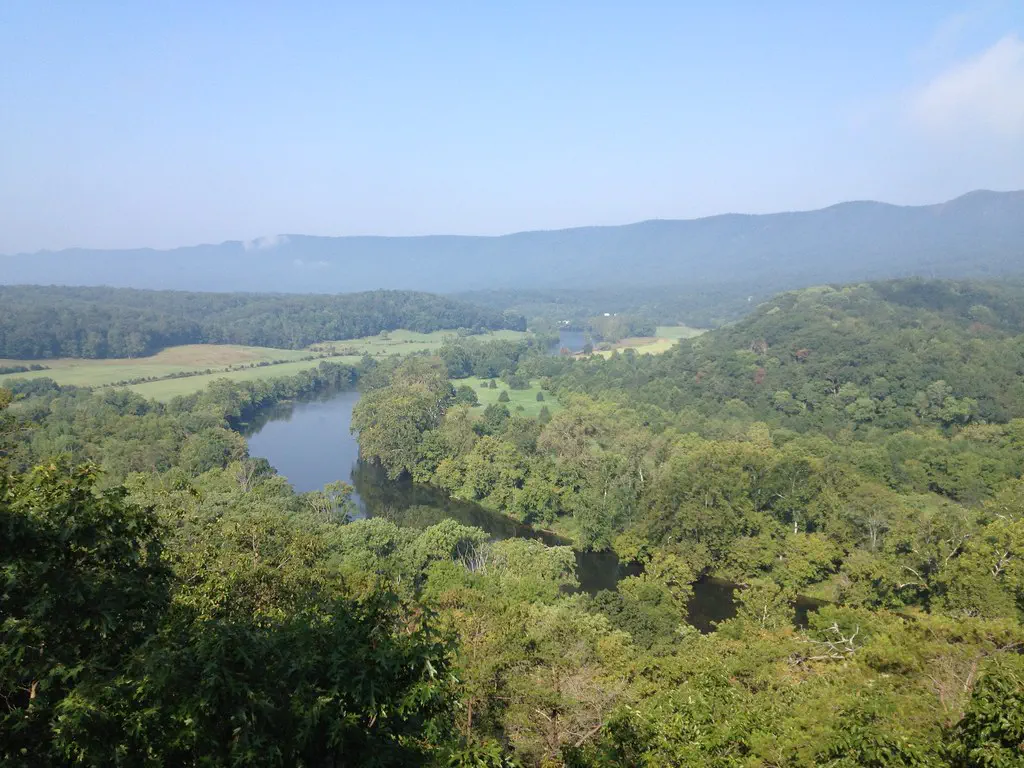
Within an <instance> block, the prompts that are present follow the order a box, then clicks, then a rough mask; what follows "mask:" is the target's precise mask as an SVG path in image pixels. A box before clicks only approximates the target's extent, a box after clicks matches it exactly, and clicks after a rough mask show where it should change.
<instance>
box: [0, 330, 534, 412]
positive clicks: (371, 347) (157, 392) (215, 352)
mask: <svg viewBox="0 0 1024 768" xmlns="http://www.w3.org/2000/svg"><path fill="white" fill-rule="evenodd" d="M453 333H454V332H453V331H434V332H433V333H417V332H416V331H405V330H397V331H391V332H388V333H383V334H378V335H377V336H368V337H364V338H361V339H345V340H342V341H328V342H322V343H319V344H313V345H311V346H310V347H309V348H308V349H276V348H274V347H249V346H243V345H240V344H187V345H184V346H179V347H168V348H167V349H164V350H162V351H160V352H158V353H157V354H155V355H152V356H150V357H139V358H131V359H124V358H121V359H113V360H85V359H81V358H57V359H53V360H6V359H2V358H0V367H3V366H13V365H26V366H27V365H32V364H35V363H38V364H40V365H45V366H46V367H47V370H43V371H30V372H28V373H10V374H4V375H2V376H0V385H2V384H3V382H4V380H6V379H15V378H25V379H37V378H43V377H45V378H50V379H53V380H54V381H56V382H57V383H58V384H63V385H73V386H78V387H107V386H112V385H115V384H116V383H117V382H119V381H129V380H131V379H139V378H148V377H162V376H169V375H171V374H188V376H187V377H186V378H177V379H164V380H162V381H151V382H145V383H142V384H133V385H130V388H131V389H133V390H135V391H136V392H139V393H140V394H142V395H145V396H146V397H152V398H154V399H156V400H170V399H171V398H172V397H175V396H176V395H187V394H190V393H192V392H196V391H198V390H200V389H203V388H204V387H206V385H207V384H209V383H210V382H211V381H214V380H216V379H221V378H227V379H232V380H235V381H240V380H251V379H261V378H263V379H266V378H275V377H280V376H291V375H294V374H296V373H298V372H299V371H302V370H305V369H306V368H313V367H315V366H317V365H319V364H320V363H321V362H322V361H323V360H325V359H326V360H331V361H334V362H344V363H354V362H358V360H359V359H360V358H361V357H362V356H363V355H371V356H373V357H379V356H386V355H409V354H414V353H417V352H429V351H433V350H436V349H439V348H440V347H441V345H442V344H443V343H444V340H445V339H446V338H448V337H450V336H452V334H453ZM525 335H526V334H525V333H523V332H520V331H493V332H491V333H488V334H484V335H481V336H475V337H474V338H477V339H519V338H522V337H523V336H525ZM326 352H331V353H334V354H331V356H330V357H327V358H317V359H315V360H300V359H299V358H302V357H306V356H308V355H310V354H323V353H326ZM274 361H284V362H280V363H277V364H274V365H268V366H263V367H257V368H241V369H239V370H234V371H226V370H224V369H225V368H228V367H229V366H246V365H249V364H250V363H262V362H268V363H269V362H274ZM207 370H209V371H211V373H209V374H207V373H205V371H207Z"/></svg>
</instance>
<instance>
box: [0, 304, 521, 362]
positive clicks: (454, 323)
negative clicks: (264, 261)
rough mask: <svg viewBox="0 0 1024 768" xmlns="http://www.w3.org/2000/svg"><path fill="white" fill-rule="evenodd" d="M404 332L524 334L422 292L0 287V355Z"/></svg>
mask: <svg viewBox="0 0 1024 768" xmlns="http://www.w3.org/2000/svg"><path fill="white" fill-rule="evenodd" d="M396 328H406V329H408V330H412V331H424V332H426V331H436V330H441V329H447V328H452V329H454V328H466V329H470V330H476V329H492V330H496V329H501V328H509V329H514V330H525V322H524V320H523V319H522V318H521V317H517V316H510V315H505V314H503V313H502V312H497V311H493V310H487V309H483V308H481V307H478V306H474V305H472V304H469V303H466V302H462V301H457V300H454V299H450V298H446V297H442V296H436V295H433V294H429V293H417V292H412V291H371V292H368V293H349V294H339V295H333V296H328V295H322V294H320V295H303V296H295V295H282V294H245V293H185V292H178V291H138V290H131V289H125V288H62V287H55V286H48V287H47V286H0V357H6V358H13V359H23V360H41V359H46V358H54V357H85V358H106V357H140V356H143V355H150V354H153V353H155V352H158V351H159V350H160V349H163V348H164V347H168V346H174V345H177V344H247V345H253V346H265V347H279V348H287V349H300V348H302V347H305V346H308V345H309V344H312V343H315V342H318V341H328V340H340V339H352V338H359V337H362V336H372V335H374V334H377V333H379V332H381V331H386V330H394V329H396Z"/></svg>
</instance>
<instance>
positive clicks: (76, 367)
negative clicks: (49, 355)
mask: <svg viewBox="0 0 1024 768" xmlns="http://www.w3.org/2000/svg"><path fill="white" fill-rule="evenodd" d="M308 354H310V352H309V351H308V350H303V349H273V348H271V347H245V346H241V345H238V344H187V345H185V346H180V347H168V348H167V349H165V350H162V351H161V352H158V353H157V354H155V355H152V356H151V357H139V358H131V359H126V358H119V359H116V360H83V359H81V358H68V357H64V358H57V359H55V360H31V361H18V360H0V367H2V366H6V365H29V364H32V363H38V364H40V365H45V366H47V368H48V370H45V371H30V372H28V373H9V374H5V375H3V376H0V383H2V382H3V380H4V379H15V378H24V379H38V378H50V379H53V380H54V381H56V382H57V383H58V384H72V385H74V386H78V387H102V386H106V385H108V384H112V383H114V382H116V381H125V380H128V379H137V378H141V377H143V376H169V375H170V374H173V373H195V372H201V371H205V370H206V369H208V368H226V367H227V366H229V365H245V364H248V363H261V362H271V361H274V360H296V359H298V358H300V357H305V356H306V355H308Z"/></svg>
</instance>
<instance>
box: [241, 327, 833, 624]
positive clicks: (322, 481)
mask: <svg viewBox="0 0 1024 768" xmlns="http://www.w3.org/2000/svg"><path fill="white" fill-rule="evenodd" d="M563 333H572V332H563ZM580 337H581V339H582V334H580ZM580 346H581V347H582V343H581V345H580ZM357 402H359V393H358V392H355V391H346V392H329V393H324V394H322V395H320V396H318V397H317V398H315V399H311V400H306V401H303V402H297V403H283V404H279V405H277V406H275V407H273V408H268V409H266V410H264V411H263V412H261V414H260V415H259V417H258V418H256V419H253V420H252V421H251V422H250V424H249V425H248V429H247V430H246V432H247V434H248V438H249V453H250V455H252V456H261V457H263V458H266V459H267V460H268V461H269V462H270V464H271V465H272V466H273V467H274V468H275V469H276V470H277V471H278V472H279V473H280V474H281V475H284V476H285V477H287V478H288V480H289V482H291V484H292V486H293V487H294V488H295V490H297V491H300V492H301V491H313V490H318V489H320V488H323V487H324V485H326V484H327V483H330V482H334V481H336V480H343V481H345V482H347V483H350V484H351V485H352V486H354V488H355V496H354V497H353V500H354V501H355V502H356V505H357V508H358V515H359V516H360V517H384V518H387V519H389V520H392V521H394V522H395V523H396V524H397V525H403V526H409V527H415V528H426V527H427V526H430V525H434V524H435V523H438V522H440V521H441V520H444V519H447V518H451V519H453V520H457V521H458V522H460V523H462V524H463V525H471V526H475V527H477V528H482V529H483V530H485V531H487V532H488V533H489V534H490V535H491V536H492V537H494V538H495V539H507V538H513V537H521V538H529V539H538V540H540V541H543V542H544V543H545V544H547V545H548V546H557V545H565V544H568V543H569V542H568V541H566V540H565V539H563V538H561V537H560V536H558V535H557V534H554V533H551V532H549V531H542V530H538V529H536V528H533V527H531V526H529V525H526V524H524V523H520V522H518V521H516V520H513V519H512V518H510V517H506V516H505V515H502V514H499V513H497V512H492V511H491V510H488V509H485V508H484V507H482V506H480V505H479V504H474V503H472V502H467V501H458V500H455V499H451V498H449V497H448V496H447V494H445V493H444V492H443V491H441V490H440V489H438V488H434V487H432V486H428V485H417V484H414V483H412V482H409V481H408V480H398V481H395V480H389V479H388V478H387V475H386V474H385V473H384V472H383V471H382V470H381V469H380V468H379V467H375V466H371V465H368V464H364V463H362V462H360V461H359V444H358V443H357V441H356V439H355V437H354V436H353V435H352V434H351V432H350V431H349V428H350V426H351V423H352V408H353V406H355V404H356V403H357ZM640 572H641V571H640V568H639V566H637V565H636V564H635V563H634V564H623V563H620V562H619V559H618V557H616V556H615V554H614V553H613V552H577V553H576V575H577V577H578V578H579V581H580V588H581V589H582V590H583V591H585V592H588V593H590V594H596V593H597V592H599V591H601V590H602V589H615V588H616V585H617V584H618V582H619V581H620V580H621V579H623V578H625V577H626V576H635V575H637V574H639V573H640ZM734 590H735V585H733V584H731V583H729V582H726V581H721V580H718V579H702V580H701V581H699V582H697V583H696V584H694V594H693V598H692V599H691V601H690V604H689V606H688V616H687V621H688V622H689V623H690V624H692V625H693V626H695V627H696V628H697V629H699V630H700V631H701V632H710V631H712V630H713V629H714V626H715V624H716V623H717V622H721V621H724V620H726V619H729V618H732V617H733V616H735V615H736V608H735V601H734V599H733V593H734ZM818 605H819V604H818V603H815V601H811V600H807V599H804V598H801V600H800V601H798V603H797V617H796V621H797V623H799V624H805V623H806V618H807V611H808V610H813V609H814V608H817V607H818Z"/></svg>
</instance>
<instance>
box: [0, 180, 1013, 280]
mask: <svg viewBox="0 0 1024 768" xmlns="http://www.w3.org/2000/svg"><path fill="white" fill-rule="evenodd" d="M1022 271H1024V191H1016V192H989V191H977V192H972V193H969V194H966V195H964V196H962V197H959V198H956V199H954V200H951V201H949V202H946V203H941V204H936V205H926V206H896V205H889V204H886V203H879V202H848V203H840V204H838V205H834V206H831V207H829V208H824V209H821V210H815V211H806V212H795V213H774V214H763V215H741V214H725V215H719V216H711V217H707V218H702V219H692V220H654V221H644V222H640V223H636V224H628V225H623V226H606V227H582V228H576V229H564V230H551V231H537V232H520V233H515V234H510V235H503V236H498V237H478V236H449V235H439V236H425V237H314V236H308V235H292V234H289V235H276V236H271V237H265V238H260V239H258V240H255V241H248V242H243V241H229V242H224V243H220V244H217V245H196V246H189V247H183V248H176V249H172V250H163V251H161V250H154V249H145V248H144V249H133V250H90V249H69V250H64V251H58V252H39V253H34V254H18V255H8V256H0V283H7V284H18V283H41V284H61V285H109V286H122V287H133V288H164V289H167V288H173V289H184V290H202V291H278V292H318V293H324V292H342V291H361V290H369V289H376V288H396V289H417V290H425V291H442V292H450V291H466V290H474V289H486V288H552V287H562V288H568V287H573V288H593V287H599V286H609V285H623V286H625V285H631V286H648V285H649V286H665V285H667V284H673V285H690V286H693V285H699V284H702V283H708V284H716V285H718V286H724V285H729V284H734V285H736V287H737V288H739V287H741V286H742V287H744V288H747V287H757V288H758V289H759V292H763V291H773V290H779V289H785V288H790V287H797V286H801V285H809V284H816V283H826V282H842V281H851V280H869V279H882V278H891V277H901V276H906V275H912V274H916V275H923V276H928V277H994V276H999V275H1005V274H1017V273H1020V272H1022Z"/></svg>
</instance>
